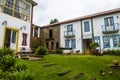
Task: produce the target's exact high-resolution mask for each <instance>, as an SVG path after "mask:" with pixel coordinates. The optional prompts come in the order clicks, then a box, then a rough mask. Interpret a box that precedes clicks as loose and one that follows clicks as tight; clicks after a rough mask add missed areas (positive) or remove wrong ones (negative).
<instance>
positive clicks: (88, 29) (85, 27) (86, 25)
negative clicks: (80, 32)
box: [84, 21, 90, 32]
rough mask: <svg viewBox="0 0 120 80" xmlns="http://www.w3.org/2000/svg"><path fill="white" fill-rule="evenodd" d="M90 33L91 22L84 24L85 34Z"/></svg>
mask: <svg viewBox="0 0 120 80" xmlns="http://www.w3.org/2000/svg"><path fill="white" fill-rule="evenodd" d="M89 31H90V26H89V21H86V22H84V32H89Z"/></svg>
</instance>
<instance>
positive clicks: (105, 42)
mask: <svg viewBox="0 0 120 80" xmlns="http://www.w3.org/2000/svg"><path fill="white" fill-rule="evenodd" d="M103 45H104V48H109V47H110V38H109V36H103Z"/></svg>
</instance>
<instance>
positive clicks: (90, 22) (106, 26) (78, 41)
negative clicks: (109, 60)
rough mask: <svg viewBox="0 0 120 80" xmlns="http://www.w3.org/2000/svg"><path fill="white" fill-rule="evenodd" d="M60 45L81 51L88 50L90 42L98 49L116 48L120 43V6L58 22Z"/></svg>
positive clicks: (85, 51)
mask: <svg viewBox="0 0 120 80" xmlns="http://www.w3.org/2000/svg"><path fill="white" fill-rule="evenodd" d="M58 24H60V47H63V48H73V49H74V50H75V51H77V50H80V52H81V53H87V52H89V51H90V47H89V45H90V43H91V42H92V41H95V42H98V43H99V47H98V49H99V50H100V51H101V50H103V49H117V48H119V46H118V43H120V8H117V9H113V10H108V11H104V12H99V13H96V14H91V15H87V16H83V17H78V18H75V19H71V20H67V21H63V22H60V23H58Z"/></svg>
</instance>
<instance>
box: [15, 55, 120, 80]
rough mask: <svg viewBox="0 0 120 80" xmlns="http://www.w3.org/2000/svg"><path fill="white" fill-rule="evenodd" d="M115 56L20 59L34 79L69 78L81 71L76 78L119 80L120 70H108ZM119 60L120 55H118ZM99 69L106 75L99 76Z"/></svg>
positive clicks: (53, 79)
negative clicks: (80, 75)
mask: <svg viewBox="0 0 120 80" xmlns="http://www.w3.org/2000/svg"><path fill="white" fill-rule="evenodd" d="M115 58H116V57H115V56H108V55H106V56H91V55H56V54H51V55H46V56H45V57H44V59H43V60H41V61H29V60H21V59H18V60H17V61H19V62H21V63H22V62H23V63H26V64H27V66H28V68H29V69H30V70H31V73H34V75H35V80H70V79H71V78H72V77H73V76H74V75H76V74H77V73H80V72H83V73H84V75H83V76H82V77H81V78H79V79H78V80H88V79H89V78H90V77H96V78H97V80H119V79H120V76H119V74H120V70H116V69H112V71H113V74H112V75H110V74H109V71H110V70H111V69H110V65H111V64H112V61H113V60H114V59H115ZM118 59H119V60H120V57H118ZM49 63H55V64H56V65H53V66H49V67H44V65H45V64H49ZM69 69H72V71H71V72H70V73H68V74H66V75H64V76H58V75H57V73H59V72H63V71H66V70H69ZM100 70H105V71H106V75H105V76H101V75H100Z"/></svg>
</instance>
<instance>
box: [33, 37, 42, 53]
mask: <svg viewBox="0 0 120 80" xmlns="http://www.w3.org/2000/svg"><path fill="white" fill-rule="evenodd" d="M39 46H40V41H39V39H38V38H36V37H33V38H32V50H33V51H35V49H36V48H38V47H39Z"/></svg>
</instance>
